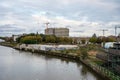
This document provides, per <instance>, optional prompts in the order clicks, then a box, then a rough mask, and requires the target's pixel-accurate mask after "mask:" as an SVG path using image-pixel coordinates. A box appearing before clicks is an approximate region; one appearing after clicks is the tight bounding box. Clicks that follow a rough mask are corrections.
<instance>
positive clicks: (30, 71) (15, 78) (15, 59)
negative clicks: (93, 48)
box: [0, 46, 102, 80]
mask: <svg viewBox="0 0 120 80" xmlns="http://www.w3.org/2000/svg"><path fill="white" fill-rule="evenodd" d="M0 80H102V79H101V78H100V77H99V76H97V75H96V74H95V73H93V72H92V71H90V70H89V69H87V68H86V67H85V66H84V65H82V64H81V63H76V62H74V61H69V60H65V59H58V58H54V57H50V56H43V55H37V54H32V53H29V52H21V51H18V50H15V49H12V48H9V47H3V46H0Z"/></svg>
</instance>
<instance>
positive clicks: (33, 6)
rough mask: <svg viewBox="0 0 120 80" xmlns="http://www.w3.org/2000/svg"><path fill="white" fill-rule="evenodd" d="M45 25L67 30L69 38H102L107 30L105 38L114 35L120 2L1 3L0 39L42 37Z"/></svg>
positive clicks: (11, 0) (20, 0) (22, 0)
mask: <svg viewBox="0 0 120 80" xmlns="http://www.w3.org/2000/svg"><path fill="white" fill-rule="evenodd" d="M46 22H50V25H49V27H68V28H69V29H70V36H91V35H92V34H93V33H96V34H97V35H98V36H102V31H100V30H102V29H108V31H107V32H105V35H106V36H108V35H114V27H115V25H120V0H0V36H10V35H11V34H20V33H33V32H34V33H36V32H39V33H44V29H45V23H46ZM117 32H118V33H120V28H119V29H117Z"/></svg>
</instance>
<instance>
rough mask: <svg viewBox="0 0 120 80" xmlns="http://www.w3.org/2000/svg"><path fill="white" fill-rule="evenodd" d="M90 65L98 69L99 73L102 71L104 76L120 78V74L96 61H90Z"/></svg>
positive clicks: (112, 78) (112, 79)
mask: <svg viewBox="0 0 120 80" xmlns="http://www.w3.org/2000/svg"><path fill="white" fill-rule="evenodd" d="M89 65H90V66H91V67H92V68H93V69H94V70H96V71H98V72H99V73H101V74H102V75H104V76H107V77H109V78H110V79H111V80H120V76H118V75H115V74H114V73H113V72H111V71H110V70H108V69H106V68H104V67H102V66H99V65H97V64H95V63H89Z"/></svg>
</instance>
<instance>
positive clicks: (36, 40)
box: [20, 36, 42, 44]
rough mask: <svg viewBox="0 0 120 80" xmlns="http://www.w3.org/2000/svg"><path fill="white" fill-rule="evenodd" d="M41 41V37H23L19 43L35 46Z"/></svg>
mask: <svg viewBox="0 0 120 80" xmlns="http://www.w3.org/2000/svg"><path fill="white" fill-rule="evenodd" d="M41 41H42V38H41V36H25V37H22V38H21V39H20V42H21V43H25V44H37V43H40V42H41Z"/></svg>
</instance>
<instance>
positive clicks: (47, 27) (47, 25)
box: [45, 22, 50, 34]
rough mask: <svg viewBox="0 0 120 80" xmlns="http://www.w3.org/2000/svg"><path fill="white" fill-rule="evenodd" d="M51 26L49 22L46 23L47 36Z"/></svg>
mask: <svg viewBox="0 0 120 80" xmlns="http://www.w3.org/2000/svg"><path fill="white" fill-rule="evenodd" d="M49 24H50V23H49V22H46V23H45V25H46V32H45V34H48V32H49V31H48V25H49Z"/></svg>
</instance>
